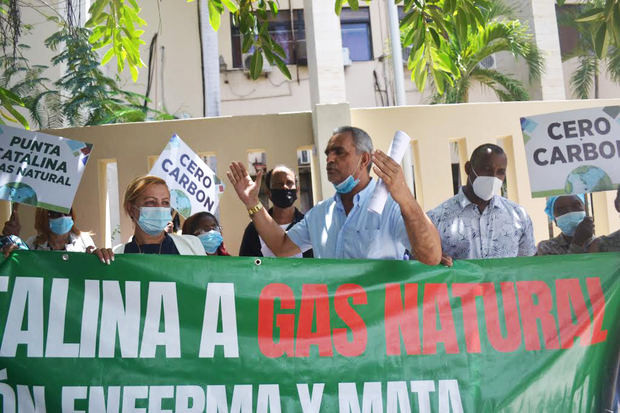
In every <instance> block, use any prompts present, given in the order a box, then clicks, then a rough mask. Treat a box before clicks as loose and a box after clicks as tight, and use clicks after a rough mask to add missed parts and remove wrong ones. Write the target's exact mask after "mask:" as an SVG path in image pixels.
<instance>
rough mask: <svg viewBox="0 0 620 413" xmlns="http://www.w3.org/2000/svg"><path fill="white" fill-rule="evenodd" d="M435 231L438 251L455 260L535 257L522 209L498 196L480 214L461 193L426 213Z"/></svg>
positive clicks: (529, 228)
mask: <svg viewBox="0 0 620 413" xmlns="http://www.w3.org/2000/svg"><path fill="white" fill-rule="evenodd" d="M427 215H428V216H429V218H430V219H431V221H433V224H435V226H436V227H437V229H438V230H439V236H440V237H441V248H442V250H443V253H444V254H445V255H449V256H450V257H452V258H455V259H472V258H504V257H521V256H530V255H534V254H535V253H536V243H535V242H534V230H533V227H532V220H531V219H530V217H529V215H528V214H527V212H525V209H524V208H523V207H522V206H520V205H518V204H516V203H514V202H512V201H510V200H508V199H506V198H503V197H501V196H497V195H496V196H494V197H493V198H491V201H490V202H489V205H487V207H486V208H485V209H484V211H483V212H482V213H480V210H479V209H478V207H477V206H476V204H474V203H472V202H471V201H470V200H469V199H468V198H467V197H466V196H465V194H464V193H463V188H461V189H460V190H459V193H458V194H456V195H455V196H454V197H452V198H450V199H448V200H447V201H445V202H444V203H442V204H441V205H439V206H438V207H437V208H435V209H433V210H431V211H429V212H427Z"/></svg>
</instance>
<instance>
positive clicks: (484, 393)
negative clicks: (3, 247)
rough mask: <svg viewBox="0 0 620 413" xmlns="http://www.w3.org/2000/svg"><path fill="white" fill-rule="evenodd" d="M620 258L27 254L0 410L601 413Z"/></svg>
mask: <svg viewBox="0 0 620 413" xmlns="http://www.w3.org/2000/svg"><path fill="white" fill-rule="evenodd" d="M619 264H620V253H601V254H579V255H567V256H546V257H522V258H508V259H490V260H472V261H462V260H458V261H455V263H454V267H453V268H445V267H440V266H437V267H430V266H426V265H423V264H420V263H418V262H413V261H389V260H385V261H384V260H372V261H371V260H327V259H326V260H303V259H289V260H282V259H276V258H263V259H262V260H261V261H255V258H246V257H213V258H206V257H182V256H158V255H150V256H148V257H147V256H140V255H137V254H136V255H127V254H126V255H117V256H116V260H115V262H114V263H113V264H112V265H109V266H106V265H102V264H101V263H100V262H99V261H98V260H97V257H93V256H90V255H87V254H77V253H65V254H63V253H55V252H36V251H23V252H21V251H20V252H18V253H15V254H14V255H12V256H11V257H10V258H9V259H7V260H5V261H4V262H3V263H2V264H0V376H1V377H0V395H1V396H2V398H1V399H0V402H2V403H3V405H2V406H0V407H2V408H3V411H4V412H14V411H38V412H45V411H48V412H60V411H63V412H79V411H81V412H84V411H88V412H108V413H111V412H114V413H119V412H121V411H122V412H129V411H132V412H145V411H147V408H148V411H149V412H154V411H158V412H170V411H174V412H177V413H178V412H205V411H206V412H242V413H249V412H265V413H266V412H326V413H332V412H341V413H348V412H370V411H372V412H385V413H392V412H394V413H395V412H442V413H443V412H472V413H478V412H498V411H506V412H520V413H528V412H536V413H539V412H550V411H553V412H573V413H575V412H576V413H578V412H583V413H586V412H603V411H606V410H605V409H609V408H610V407H611V405H612V400H613V392H614V381H615V377H616V365H617V364H616V363H617V357H618V349H619V345H620V265H619ZM17 405H19V406H20V408H19V410H15V406H17ZM610 411H611V410H610Z"/></svg>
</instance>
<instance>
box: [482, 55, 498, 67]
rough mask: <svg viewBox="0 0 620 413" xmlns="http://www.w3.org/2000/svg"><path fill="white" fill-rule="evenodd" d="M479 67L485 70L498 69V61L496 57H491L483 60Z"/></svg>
mask: <svg viewBox="0 0 620 413" xmlns="http://www.w3.org/2000/svg"><path fill="white" fill-rule="evenodd" d="M479 66H480V67H481V68H483V69H497V60H496V59H495V55H489V56H487V57H485V58H484V59H482V60H481V61H480V63H479Z"/></svg>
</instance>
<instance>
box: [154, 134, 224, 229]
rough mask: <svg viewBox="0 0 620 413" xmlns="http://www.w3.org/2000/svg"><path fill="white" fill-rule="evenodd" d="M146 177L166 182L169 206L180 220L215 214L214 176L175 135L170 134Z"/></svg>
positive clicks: (216, 197) (217, 199)
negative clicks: (204, 213) (198, 214)
mask: <svg viewBox="0 0 620 413" xmlns="http://www.w3.org/2000/svg"><path fill="white" fill-rule="evenodd" d="M149 174H150V175H155V176H158V177H160V178H162V179H164V180H165V181H166V183H167V184H168V188H169V189H170V204H171V205H172V207H173V208H174V209H176V210H177V211H178V212H179V214H181V215H183V217H185V218H188V217H190V216H191V215H194V214H195V213H197V212H201V211H207V212H211V213H212V214H214V213H215V211H216V210H217V205H218V203H219V202H220V200H219V194H220V193H221V188H220V187H221V185H218V184H217V183H216V181H217V177H216V176H215V173H214V172H213V170H211V168H209V166H208V165H207V164H206V163H205V162H204V161H203V160H202V158H200V157H199V156H198V155H196V154H195V153H194V151H192V149H191V148H190V147H189V146H187V144H186V143H185V142H183V141H182V140H181V138H179V137H178V136H177V135H176V134H175V135H172V138H170V141H168V144H167V145H166V147H165V148H164V150H163V152H162V153H161V155H159V158H158V159H157V162H155V165H153V168H152V169H151V172H149ZM217 182H219V181H217Z"/></svg>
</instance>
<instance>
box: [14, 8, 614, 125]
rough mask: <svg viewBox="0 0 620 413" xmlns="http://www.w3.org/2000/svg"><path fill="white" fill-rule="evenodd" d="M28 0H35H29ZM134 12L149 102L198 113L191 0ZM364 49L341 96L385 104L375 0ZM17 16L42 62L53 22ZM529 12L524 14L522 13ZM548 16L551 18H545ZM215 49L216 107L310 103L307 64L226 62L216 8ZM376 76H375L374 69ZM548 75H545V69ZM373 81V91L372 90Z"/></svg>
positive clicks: (411, 97) (535, 92)
mask: <svg viewBox="0 0 620 413" xmlns="http://www.w3.org/2000/svg"><path fill="white" fill-rule="evenodd" d="M30 1H32V2H35V1H36V0H30ZM529 2H530V0H519V1H518V2H516V3H515V4H514V6H515V7H516V10H517V12H518V13H520V14H523V15H525V16H526V17H527V19H529V17H528V13H529V14H531V8H530V7H529ZM139 3H140V6H141V7H142V16H143V18H144V19H145V20H146V21H147V22H148V26H146V27H144V28H143V29H145V33H144V35H143V39H144V40H145V42H146V44H145V45H143V46H141V48H140V50H141V55H142V59H143V60H144V62H145V64H147V65H148V58H149V47H150V45H151V40H152V38H153V35H154V34H155V33H157V34H158V39H157V44H156V46H157V47H156V48H155V54H154V56H153V62H152V68H153V72H152V78H153V84H152V86H151V93H150V96H149V97H150V99H151V106H152V107H154V108H156V109H165V110H167V111H168V112H170V113H173V114H175V115H176V116H179V117H180V118H190V117H200V116H202V114H203V100H202V75H201V57H200V37H199V30H198V2H197V1H194V2H189V3H188V2H179V1H178V0H161V1H146V0H142V1H140V2H139ZM291 5H292V7H293V8H294V9H299V8H302V7H303V4H302V1H301V0H290V1H282V2H280V10H281V13H286V12H287V10H288V9H289V8H290V6H291ZM368 7H369V11H370V20H371V35H372V49H373V50H372V51H373V57H374V60H372V61H366V62H353V64H352V65H351V66H348V67H345V78H346V94H347V101H348V103H349V104H350V105H351V107H354V108H363V107H378V106H387V105H388V104H393V103H394V93H393V87H392V84H393V81H392V74H391V67H390V64H391V63H390V62H389V59H388V56H389V46H388V44H389V42H388V30H387V11H386V9H385V4H384V3H382V2H370V3H369V6H368ZM23 10H24V21H26V22H32V23H34V30H33V35H32V36H28V37H25V38H24V40H25V42H26V43H28V44H30V45H31V46H32V49H31V51H30V52H29V53H27V56H29V57H30V58H31V60H32V62H33V63H40V64H49V60H50V57H51V56H52V55H53V53H52V52H50V51H49V50H47V49H46V48H44V47H42V44H43V40H44V39H45V38H46V37H47V36H48V35H49V34H51V32H52V30H53V25H52V24H50V23H49V22H46V21H45V19H44V18H43V17H42V16H41V15H39V14H38V13H36V12H35V11H33V10H32V9H28V8H24V9H23ZM530 17H531V16H530ZM549 24H555V22H550V23H549ZM219 49H220V55H221V56H222V58H223V62H224V63H225V65H226V69H225V70H223V71H222V73H221V76H220V89H221V99H222V105H221V107H222V114H223V115H249V114H260V113H282V112H292V111H306V110H311V108H310V93H309V84H308V82H309V81H308V71H307V67H305V66H295V65H290V66H289V70H290V72H291V74H292V79H291V80H289V79H286V78H285V77H284V76H283V75H282V74H281V73H280V72H279V71H278V70H273V71H272V72H271V73H269V74H267V75H265V76H263V77H261V78H260V79H258V80H256V81H252V80H250V79H249V78H248V76H247V74H246V73H245V72H244V71H243V70H242V69H234V68H233V64H232V47H231V28H230V17H229V15H228V14H225V15H223V16H222V24H221V27H220V30H219ZM496 61H497V66H498V68H500V69H502V70H504V71H505V72H506V73H511V74H514V75H515V76H516V77H517V78H518V79H520V80H522V81H524V82H526V83H527V81H528V79H527V68H526V66H525V64H524V63H523V62H518V61H516V60H515V58H514V57H513V56H512V55H511V54H509V53H501V54H499V55H498V56H497V59H496ZM573 68H574V62H570V61H569V62H565V63H564V64H563V74H564V83H565V84H566V85H567V86H566V91H567V93H566V96H567V97H569V96H572V95H571V94H570V92H569V91H570V88H569V86H568V79H569V78H570V73H571V71H572V69H573ZM62 70H63V68H54V69H50V70H49V72H48V73H47V77H49V78H50V79H56V78H58V77H59V75H60V74H61V73H62ZM104 70H105V71H106V73H107V74H108V75H110V76H114V75H115V74H116V65H115V64H114V62H113V61H112V62H111V63H109V64H108V65H106V66H105V67H104ZM139 73H140V76H139V80H138V82H136V83H133V82H132V81H131V78H130V76H129V73H128V70H127V69H126V70H125V72H124V73H122V74H121V84H122V85H123V86H124V87H125V88H126V89H128V90H131V91H134V92H138V93H142V94H144V93H145V92H146V84H147V74H148V70H147V67H144V68H141V69H140V70H139ZM374 73H376V78H377V81H375V75H374ZM410 76H411V73H410V72H409V71H407V70H405V78H406V79H405V87H406V97H407V102H408V104H411V105H416V104H425V103H428V102H429V93H428V91H427V92H426V94H424V95H422V94H420V93H419V91H418V90H417V89H416V87H415V85H414V83H413V82H412V81H411V79H410ZM548 78H551V79H552V78H553V76H551V77H549V76H548ZM376 89H380V90H381V91H377V90H376ZM530 94H531V96H532V98H533V99H540V97H541V96H542V95H541V91H540V85H539V84H535V85H532V86H530ZM618 96H620V85H617V84H614V83H613V82H611V81H608V80H607V79H604V80H603V81H602V84H601V97H606V98H612V97H618ZM470 101H471V102H496V101H497V98H496V97H495V95H494V94H493V93H492V92H491V91H490V89H489V88H487V87H483V86H481V85H474V86H473V87H472V90H471V92H470Z"/></svg>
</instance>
